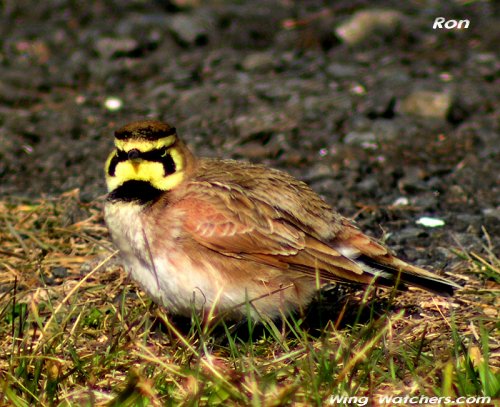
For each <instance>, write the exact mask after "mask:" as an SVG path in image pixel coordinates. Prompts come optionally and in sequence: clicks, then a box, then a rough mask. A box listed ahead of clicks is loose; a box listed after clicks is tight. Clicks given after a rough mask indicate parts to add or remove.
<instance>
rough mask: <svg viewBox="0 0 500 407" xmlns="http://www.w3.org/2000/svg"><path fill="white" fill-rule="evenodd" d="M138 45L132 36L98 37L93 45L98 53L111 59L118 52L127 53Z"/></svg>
mask: <svg viewBox="0 0 500 407" xmlns="http://www.w3.org/2000/svg"><path fill="white" fill-rule="evenodd" d="M138 46H139V44H138V42H137V41H136V40H134V39H133V38H108V37H105V38H100V39H99V40H98V41H97V42H96V45H95V48H96V50H97V52H98V53H99V55H101V57H103V58H105V59H111V58H113V57H115V56H117V55H119V54H122V55H124V54H128V53H130V52H132V51H133V50H134V49H136V48H137V47H138Z"/></svg>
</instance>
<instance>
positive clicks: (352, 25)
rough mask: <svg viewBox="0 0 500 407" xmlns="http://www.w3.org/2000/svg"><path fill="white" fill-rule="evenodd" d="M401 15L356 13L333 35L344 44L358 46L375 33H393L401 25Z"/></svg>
mask: <svg viewBox="0 0 500 407" xmlns="http://www.w3.org/2000/svg"><path fill="white" fill-rule="evenodd" d="M402 17H403V16H402V14H401V13H400V12H398V11H396V10H384V9H366V10H361V11H358V12H356V13H354V15H353V16H352V17H350V18H349V19H347V20H346V21H344V22H343V23H342V24H340V25H339V26H338V27H337V28H336V29H335V33H336V34H337V36H338V37H339V38H341V39H342V40H343V41H344V42H345V43H347V44H350V45H355V44H359V43H361V42H363V41H366V40H369V39H370V38H372V36H373V35H374V34H375V33H378V32H380V33H383V34H385V35H387V34H391V33H393V32H394V31H395V30H396V29H397V28H398V26H399V25H400V23H401V20H402Z"/></svg>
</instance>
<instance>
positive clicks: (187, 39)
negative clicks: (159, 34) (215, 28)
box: [170, 14, 209, 45]
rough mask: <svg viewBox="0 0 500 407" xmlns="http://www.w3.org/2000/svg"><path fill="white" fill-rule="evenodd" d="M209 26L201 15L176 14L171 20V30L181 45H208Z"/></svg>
mask: <svg viewBox="0 0 500 407" xmlns="http://www.w3.org/2000/svg"><path fill="white" fill-rule="evenodd" d="M208 26H209V24H208V21H206V20H205V19H204V18H202V16H199V15H191V14H175V15H174V16H173V17H171V20H170V30H171V31H172V34H173V35H174V37H175V38H176V39H177V41H178V42H179V43H180V44H181V45H204V44H206V43H207V42H208V37H209V35H208V34H209V31H208Z"/></svg>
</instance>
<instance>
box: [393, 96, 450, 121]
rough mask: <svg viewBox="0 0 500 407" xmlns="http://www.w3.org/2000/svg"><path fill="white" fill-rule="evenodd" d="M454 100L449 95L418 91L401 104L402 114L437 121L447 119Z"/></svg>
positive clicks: (399, 107) (399, 108)
mask: <svg viewBox="0 0 500 407" xmlns="http://www.w3.org/2000/svg"><path fill="white" fill-rule="evenodd" d="M452 103H453V98H452V96H451V95H450V94H449V93H445V92H432V91H428V90H417V91H414V92H413V93H410V94H409V95H408V96H407V97H405V98H404V99H403V100H401V102H400V103H399V106H398V110H399V111H400V112H401V113H404V114H408V115H413V116H422V117H428V118H436V119H443V120H444V119H446V117H447V116H448V113H449V112H450V109H451V107H452Z"/></svg>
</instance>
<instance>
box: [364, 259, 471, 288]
mask: <svg viewBox="0 0 500 407" xmlns="http://www.w3.org/2000/svg"><path fill="white" fill-rule="evenodd" d="M390 257H391V260H392V261H393V262H395V263H396V265H397V266H396V265H391V264H387V263H386V262H382V261H380V260H381V259H377V258H373V257H368V256H367V255H364V254H362V255H360V256H358V257H357V258H356V260H355V261H356V262H357V263H358V264H360V265H361V267H362V268H363V271H365V272H367V273H369V274H372V275H374V276H376V277H377V280H376V283H377V284H379V285H385V286H395V287H396V288H398V289H402V288H406V286H407V285H412V286H416V287H420V288H423V289H425V290H428V291H431V292H433V293H435V294H439V295H442V296H451V295H453V293H454V291H455V290H456V289H458V288H461V287H460V286H459V285H458V284H455V283H454V282H452V281H449V280H446V279H444V278H441V277H439V276H436V275H433V274H432V273H430V272H429V271H427V270H424V269H421V268H419V267H416V266H412V265H410V264H408V263H405V262H403V261H402V260H399V259H396V258H394V257H393V256H390Z"/></svg>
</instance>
